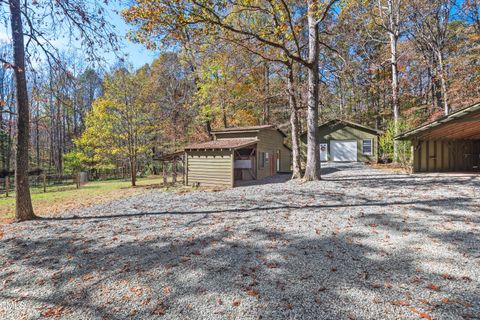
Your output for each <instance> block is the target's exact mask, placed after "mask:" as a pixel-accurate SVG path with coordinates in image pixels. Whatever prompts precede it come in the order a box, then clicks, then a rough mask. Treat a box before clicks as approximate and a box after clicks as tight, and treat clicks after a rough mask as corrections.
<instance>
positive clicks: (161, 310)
mask: <svg viewBox="0 0 480 320" xmlns="http://www.w3.org/2000/svg"><path fill="white" fill-rule="evenodd" d="M165 313H166V310H165V308H164V307H163V306H157V307H156V308H155V309H153V310H152V314H153V315H155V316H163V315H165Z"/></svg>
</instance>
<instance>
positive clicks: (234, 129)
mask: <svg viewBox="0 0 480 320" xmlns="http://www.w3.org/2000/svg"><path fill="white" fill-rule="evenodd" d="M265 129H275V130H277V131H278V132H280V133H281V134H282V135H283V136H284V137H286V136H287V135H286V134H285V133H284V132H283V131H282V130H280V129H278V128H276V127H275V126H274V125H269V124H267V125H261V126H247V127H231V128H219V129H214V130H212V131H210V133H211V134H213V135H215V134H216V133H243V132H259V131H260V130H265Z"/></svg>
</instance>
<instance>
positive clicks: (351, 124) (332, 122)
mask: <svg viewBox="0 0 480 320" xmlns="http://www.w3.org/2000/svg"><path fill="white" fill-rule="evenodd" d="M338 124H343V125H345V126H347V127H353V128H356V129H358V130H361V131H367V132H370V133H373V134H376V135H379V134H382V133H383V131H381V130H377V129H374V128H370V127H367V126H364V125H361V124H358V123H355V122H351V121H347V120H341V119H333V120H330V121H328V122H325V123H323V124H321V125H319V126H318V128H319V129H320V128H325V127H333V126H336V125H338ZM306 136H307V133H306V132H304V133H302V135H301V137H302V138H304V137H306Z"/></svg>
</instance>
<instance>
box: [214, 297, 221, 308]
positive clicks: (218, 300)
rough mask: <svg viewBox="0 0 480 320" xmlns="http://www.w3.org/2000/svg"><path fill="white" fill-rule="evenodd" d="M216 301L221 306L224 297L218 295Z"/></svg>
mask: <svg viewBox="0 0 480 320" xmlns="http://www.w3.org/2000/svg"><path fill="white" fill-rule="evenodd" d="M215 302H216V303H217V304H218V305H219V306H220V305H222V304H223V301H222V299H220V298H218V297H217V298H216V299H215Z"/></svg>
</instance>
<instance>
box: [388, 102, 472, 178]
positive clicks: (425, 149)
mask: <svg viewBox="0 0 480 320" xmlns="http://www.w3.org/2000/svg"><path fill="white" fill-rule="evenodd" d="M395 139H396V140H410V141H411V142H412V154H413V164H412V165H413V172H475V171H479V166H480V103H477V104H474V105H472V106H470V107H467V108H464V109H461V110H458V111H455V112H453V113H451V114H449V115H448V116H444V117H442V118H440V119H438V120H436V121H433V122H430V123H428V124H425V125H423V126H420V127H418V128H415V129H413V130H410V131H408V132H405V133H403V134H400V135H398V136H397V137H395Z"/></svg>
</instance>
